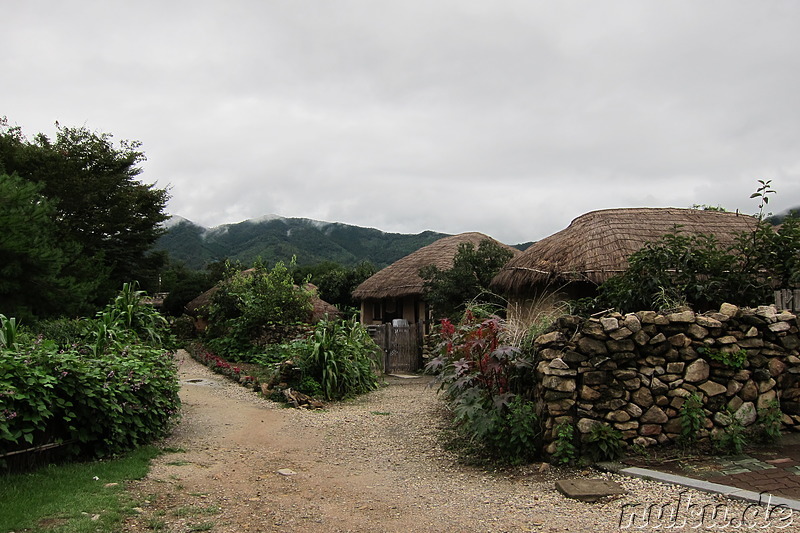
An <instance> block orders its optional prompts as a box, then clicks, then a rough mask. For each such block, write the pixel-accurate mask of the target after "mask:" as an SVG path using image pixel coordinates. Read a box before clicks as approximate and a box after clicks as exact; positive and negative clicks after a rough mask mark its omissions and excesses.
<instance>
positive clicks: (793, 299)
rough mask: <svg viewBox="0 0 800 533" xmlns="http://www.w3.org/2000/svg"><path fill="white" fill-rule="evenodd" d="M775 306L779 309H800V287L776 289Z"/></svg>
mask: <svg viewBox="0 0 800 533" xmlns="http://www.w3.org/2000/svg"><path fill="white" fill-rule="evenodd" d="M775 307H777V308H778V311H781V310H783V309H788V310H789V311H800V289H794V290H792V289H781V290H778V291H775Z"/></svg>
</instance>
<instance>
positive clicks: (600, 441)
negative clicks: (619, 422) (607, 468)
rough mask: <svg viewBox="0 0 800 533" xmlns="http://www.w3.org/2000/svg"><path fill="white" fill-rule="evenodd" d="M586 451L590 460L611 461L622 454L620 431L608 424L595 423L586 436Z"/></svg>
mask: <svg viewBox="0 0 800 533" xmlns="http://www.w3.org/2000/svg"><path fill="white" fill-rule="evenodd" d="M586 442H587V444H590V445H591V446H588V447H587V452H588V455H589V457H590V458H591V459H592V461H595V462H597V461H613V460H614V459H617V458H618V457H620V456H621V455H622V451H623V442H622V433H620V432H619V431H618V430H616V429H614V428H613V427H611V426H609V425H608V424H596V425H594V426H593V427H592V429H591V431H590V432H589V435H588V437H587V438H586Z"/></svg>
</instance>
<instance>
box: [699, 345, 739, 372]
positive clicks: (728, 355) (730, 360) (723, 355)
mask: <svg viewBox="0 0 800 533" xmlns="http://www.w3.org/2000/svg"><path fill="white" fill-rule="evenodd" d="M697 351H698V352H700V353H702V354H703V355H706V356H707V357H708V358H709V359H711V360H712V361H717V362H720V363H722V364H723V365H725V366H727V367H728V368H732V369H734V370H739V369H741V368H744V365H745V363H747V350H745V349H744V348H740V349H739V350H736V351H735V352H725V351H722V350H712V349H710V348H706V347H700V348H698V350H697Z"/></svg>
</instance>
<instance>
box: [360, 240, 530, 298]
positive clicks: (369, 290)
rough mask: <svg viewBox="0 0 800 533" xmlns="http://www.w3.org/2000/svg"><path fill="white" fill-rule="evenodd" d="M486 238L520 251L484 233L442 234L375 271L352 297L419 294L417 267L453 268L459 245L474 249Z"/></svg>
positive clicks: (420, 288)
mask: <svg viewBox="0 0 800 533" xmlns="http://www.w3.org/2000/svg"><path fill="white" fill-rule="evenodd" d="M487 239H488V240H490V241H492V242H494V243H495V244H497V245H499V246H502V247H503V248H506V249H508V250H510V251H511V252H512V253H514V254H517V253H519V250H517V249H516V248H512V247H511V246H507V245H505V244H503V243H501V242H498V241H495V240H494V239H492V238H491V237H488V236H486V235H484V234H483V233H477V232H470V233H461V234H459V235H452V236H450V237H444V238H442V239H439V240H438V241H436V242H433V243H431V244H429V245H428V246H425V247H423V248H420V249H419V250H417V251H416V252H414V253H412V254H409V255H407V256H405V257H404V258H402V259H399V260H398V261H395V262H394V263H392V264H391V265H389V266H388V267H386V268H384V269H383V270H381V271H379V272H377V273H375V274H374V275H373V276H371V277H370V278H368V279H367V280H366V281H364V282H363V283H362V284H361V285H359V286H358V287H356V289H355V290H354V291H353V297H354V298H356V299H358V300H367V299H375V300H380V299H383V298H401V297H404V296H418V295H421V294H422V287H423V284H424V281H423V279H422V278H421V277H420V276H419V270H420V269H421V268H422V267H425V266H428V265H435V266H436V267H438V268H439V269H440V270H448V269H450V268H452V267H453V259H454V258H455V255H456V253H457V252H458V247H459V245H460V244H462V243H472V244H473V245H474V246H475V247H476V248H477V247H478V246H479V245H480V243H481V241H484V240H487Z"/></svg>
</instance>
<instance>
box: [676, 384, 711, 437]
mask: <svg viewBox="0 0 800 533" xmlns="http://www.w3.org/2000/svg"><path fill="white" fill-rule="evenodd" d="M705 417H706V415H705V412H704V411H703V400H702V399H701V398H700V396H699V395H698V394H697V393H696V392H693V393H692V394H690V395H689V397H688V398H686V400H685V401H684V402H683V405H682V406H681V411H680V420H681V435H680V441H681V442H682V443H683V444H685V445H692V444H694V443H695V442H697V436H698V433H699V432H700V430H701V429H703V424H704V421H705Z"/></svg>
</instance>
